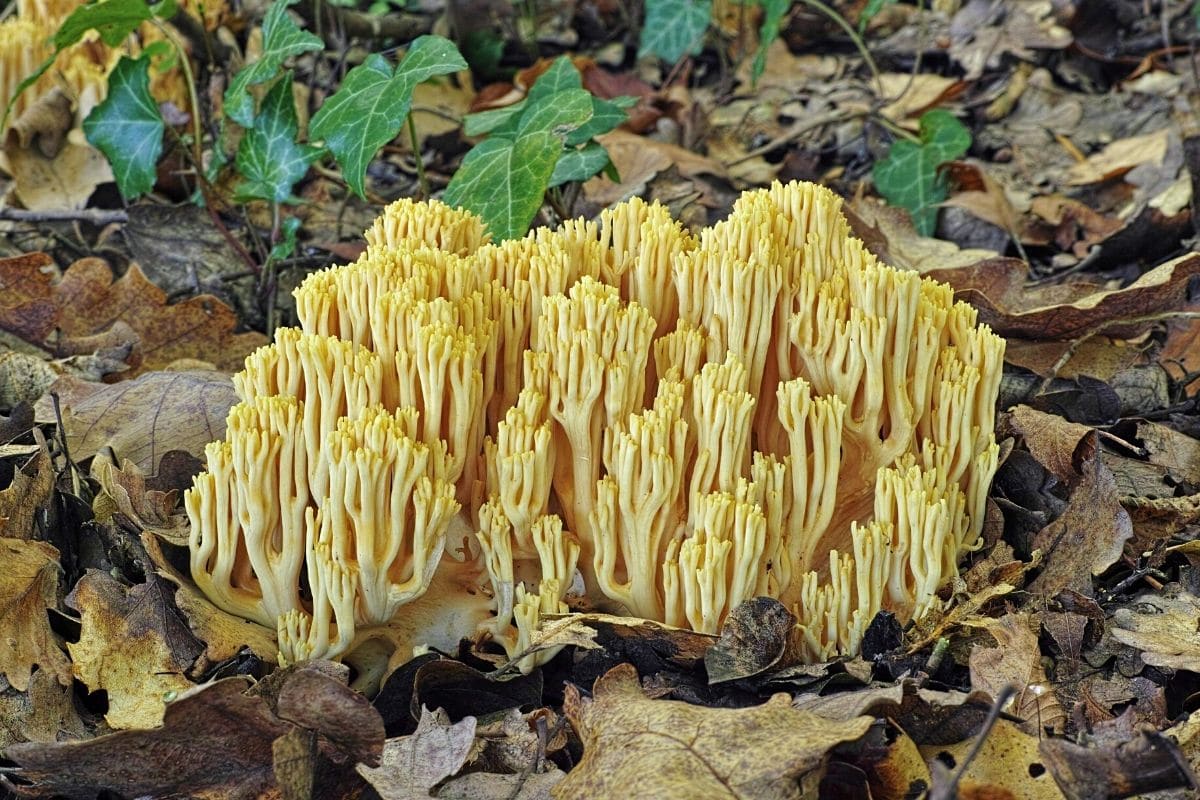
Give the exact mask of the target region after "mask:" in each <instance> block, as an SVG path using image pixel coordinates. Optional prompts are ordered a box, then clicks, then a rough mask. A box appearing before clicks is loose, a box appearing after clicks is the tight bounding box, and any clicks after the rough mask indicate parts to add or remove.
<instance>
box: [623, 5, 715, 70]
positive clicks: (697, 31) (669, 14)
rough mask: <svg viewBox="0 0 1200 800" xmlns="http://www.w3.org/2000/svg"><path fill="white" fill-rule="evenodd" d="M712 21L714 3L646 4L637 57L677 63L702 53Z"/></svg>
mask: <svg viewBox="0 0 1200 800" xmlns="http://www.w3.org/2000/svg"><path fill="white" fill-rule="evenodd" d="M710 19H712V0H646V18H645V20H644V21H643V22H642V35H641V41H640V43H639V45H638V56H644V55H648V54H650V55H655V56H658V57H659V58H661V59H662V60H663V61H670V62H675V61H678V60H679V59H681V58H683V56H684V55H686V54H688V53H691V54H695V53H699V52H700V46H701V44H703V41H704V33H705V31H707V30H708V22H709V20H710Z"/></svg>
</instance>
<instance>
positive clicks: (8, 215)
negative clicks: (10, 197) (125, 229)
mask: <svg viewBox="0 0 1200 800" xmlns="http://www.w3.org/2000/svg"><path fill="white" fill-rule="evenodd" d="M0 219H6V220H11V221H13V222H86V223H88V224H90V225H111V224H112V223H114V222H128V221H129V214H128V213H127V212H126V211H124V210H123V209H111V210H110V209H106V208H81V209H74V210H73V209H69V208H64V209H56V210H54V211H26V210H25V209H23V208H0Z"/></svg>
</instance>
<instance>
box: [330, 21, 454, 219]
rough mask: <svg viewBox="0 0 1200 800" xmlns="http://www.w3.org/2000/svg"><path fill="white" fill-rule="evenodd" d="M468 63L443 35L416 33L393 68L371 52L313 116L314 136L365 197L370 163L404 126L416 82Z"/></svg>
mask: <svg viewBox="0 0 1200 800" xmlns="http://www.w3.org/2000/svg"><path fill="white" fill-rule="evenodd" d="M466 68H467V62H466V61H465V60H464V59H463V57H462V54H460V53H459V52H458V48H457V47H455V46H454V43H453V42H451V41H450V40H449V39H444V38H442V37H441V36H421V37H419V38H417V39H416V40H415V41H413V43H412V45H411V46H410V47H409V48H408V53H407V54H406V55H405V56H404V60H403V61H401V62H400V65H399V66H397V67H396V68H395V69H394V70H393V69H392V66H391V64H389V63H388V61H387V59H385V58H384V57H383V56H381V55H379V54H378V53H373V54H371V55H370V56H368V57H367V60H366V61H364V62H363V63H362V64H361V65H359V66H357V67H355V68H354V69H352V70H350V72H349V73H348V74H347V75H346V79H345V80H344V81H342V88H341V89H339V90H338V91H337V92H336V93H335V94H334V95H333V96H332V97H330V98H329V99H328V100H327V101H325V105H323V106H321V110H320V111H318V112H317V113H316V115H315V116H314V117H313V119H312V126H311V132H312V137H313V138H314V139H323V140H324V141H325V144H326V146H328V147H329V149H330V151H332V152H333V157H334V158H335V159H337V162H338V164H339V165H340V166H341V168H342V174H343V175H344V176H345V178H346V183H347V184H349V186H350V188H351V189H352V190H353V191H354V193H355V194H357V195H358V196H359V197H362V196H363V194H364V188H363V177H364V176H365V175H366V172H367V164H368V163H369V162H370V160H371V159H372V158H373V157H374V156H375V154H376V153H377V152H379V148H381V147H383V146H384V145H385V144H387V143H388V142H390V141H391V140H392V139H394V138H395V137H396V134H397V133H398V132H399V131H400V127H401V126H402V125H403V124H404V120H405V118H406V117H407V116H408V112H409V109H410V108H411V107H412V94H413V89H415V88H416V86H417V84H419V83H422V82H423V81H427V80H429V79H430V78H432V77H435V76H437V75H448V74H450V73H452V72H458V71H459V70H462V69H466Z"/></svg>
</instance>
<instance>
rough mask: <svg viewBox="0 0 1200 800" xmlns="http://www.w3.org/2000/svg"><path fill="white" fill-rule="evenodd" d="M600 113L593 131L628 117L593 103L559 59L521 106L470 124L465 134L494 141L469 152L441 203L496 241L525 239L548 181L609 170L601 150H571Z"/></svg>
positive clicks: (609, 106) (576, 73) (604, 104)
mask: <svg viewBox="0 0 1200 800" xmlns="http://www.w3.org/2000/svg"><path fill="white" fill-rule="evenodd" d="M597 109H599V111H600V113H601V114H603V115H604V119H603V120H601V123H600V125H599V126H598V128H597V130H600V129H604V130H611V127H613V126H615V125H616V124H620V120H619V119H617V114H618V113H619V114H620V119H624V117H625V112H624V111H622V110H621V108H620V105H619V104H618V103H615V102H610V101H606V100H597V99H596V98H595V97H593V96H592V95H591V93H590V92H588V91H587V90H586V89H584V88H583V81H582V79H581V78H580V75H579V71H578V70H577V69H575V65H574V64H572V63H571V60H570V59H569V58H566V57H562V58H559V59H557V60H556V61H555V62H554V63H553V64H551V65H550V68H549V69H548V70H546V72H544V73H543V74H542V75H541V77H539V78H538V80H537V82H536V83H535V84H534V85H533V86H532V87H530V89H529V94H528V95H526V97H525V99H524V100H523V101H522V102H520V103H517V104H515V105H513V106H509V107H508V108H506V109H500V110H501V111H504V112H505V113H504V114H502V115H501V114H497V113H495V112H484V114H477V115H473V116H474V117H476V119H475V120H474V123H473V122H472V120H471V118H470V117H468V118H467V130H468V131H472V130H476V131H480V130H483V131H490V133H491V135H490V136H489V137H488V139H487V140H486V141H484V142H483V143H482V144H479V145H477V146H476V147H475V148H474V149H473V150H471V152H470V153H467V157H466V158H464V159H463V163H462V165H461V166H460V167H459V169H458V172H457V173H456V174H455V176H454V178H453V179H452V180H451V181H450V185H449V186H448V187H446V194H445V197H444V198H443V199H444V200H445V201H446V202H447V203H449V204H451V205H460V206H462V207H464V208H466V209H468V210H469V211H473V212H475V213H476V214H478V215H479V216H481V217H483V220H484V222H486V223H487V226H488V229H489V230H490V231H491V232H492V235H493V236H495V237H497V238H498V239H512V238H515V237H518V236H522V235H524V234H525V232H526V231H527V230H528V229H529V223H530V222H532V221H533V217H534V215H536V214H537V210H538V208H540V207H541V205H542V198H543V196H544V195H545V194H546V189H547V188H549V186H550V185H551V182H552V181H553V180H557V179H560V178H561V180H558V183H564V182H566V181H569V180H582V179H585V178H590V177H591V176H592V175H595V174H596V172H599V171H600V170H602V169H604V168H605V167H606V166H607V165H608V163H609V159H608V153H607V152H606V151H605V150H604V148H603V147H600V145H598V144H595V143H594V142H593V143H591V144H588V145H585V146H584V147H577V146H575V145H574V144H568V143H570V142H572V140H573V139H574V138H575V137H576V136H577V132H578V131H579V129H580V128H581V127H584V126H588V125H590V124H591V121H592V120H593V118H594V114H595V113H596V111H597ZM614 110H615V111H614ZM473 124H474V127H472V125H473ZM606 126H608V127H606ZM588 138H590V137H588ZM585 141H587V140H586V139H581V140H579V144H583V143H584V142H585ZM564 148H565V151H564ZM597 148H598V151H597ZM601 155H603V158H601V157H600V156H601ZM564 160H565V162H566V163H565V164H563V166H562V168H561V171H560V170H559V166H558V165H559V163H560V162H561V161H564ZM554 185H557V183H555V184H554Z"/></svg>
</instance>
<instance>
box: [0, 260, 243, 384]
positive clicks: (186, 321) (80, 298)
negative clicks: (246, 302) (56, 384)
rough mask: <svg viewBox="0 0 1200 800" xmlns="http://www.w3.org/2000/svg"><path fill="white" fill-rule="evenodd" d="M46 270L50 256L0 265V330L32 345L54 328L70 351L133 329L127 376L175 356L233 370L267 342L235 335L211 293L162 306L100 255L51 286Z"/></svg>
mask: <svg viewBox="0 0 1200 800" xmlns="http://www.w3.org/2000/svg"><path fill="white" fill-rule="evenodd" d="M51 266H52V265H51V262H50V261H49V259H47V258H36V257H33V256H28V257H22V258H18V259H4V260H0V285H3V286H4V287H5V288H6V289H10V290H11V291H12V292H13V299H12V300H9V298H8V297H5V298H4V300H3V301H0V328H3V329H5V330H8V331H9V332H11V333H13V334H16V335H17V336H19V337H21V338H22V339H24V340H25V341H27V342H30V343H32V344H36V345H39V346H42V345H45V344H46V343H47V340H48V339H50V338H51V334H52V333H53V332H56V331H57V333H56V335H57V336H58V337H60V339H63V340H65V341H66V343H67V344H66V346H67V348H68V349H70V350H76V351H77V350H78V343H77V342H76V340H78V339H81V338H86V337H93V336H96V335H98V334H102V333H105V332H107V331H110V330H111V329H113V327H114V326H116V325H122V326H123V327H121V328H120V330H121V331H124V332H125V333H124V334H123V336H124V337H127V336H128V335H129V334H128V332H132V334H133V335H134V337H135V339H136V341H134V342H131V344H133V345H134V346H133V351H132V353H131V354H130V356H129V360H128V361H129V365H130V367H131V370H130V371H129V372H128V373H126V377H135V376H136V375H138V374H139V373H140V372H143V371H146V370H150V369H161V368H163V367H165V366H167V365H169V364H170V363H171V362H173V361H175V360H176V359H180V358H191V359H200V360H204V361H207V362H209V363H211V364H214V365H216V367H217V368H218V369H225V370H230V371H232V370H237V369H240V368H241V365H242V362H243V361H244V360H245V357H246V355H248V354H249V353H250V352H251V351H252V350H254V349H255V348H257V347H260V346H262V345H264V344H266V343H267V339H266V337H264V336H263V335H262V334H259V333H234V329H235V328H236V327H237V325H238V320H237V315H236V314H234V312H233V310H232V309H230V308H229V306H227V305H225V304H224V303H221V302H220V301H218V300H216V299H215V298H213V297H211V296H210V295H201V296H199V297H192V298H189V299H187V300H184V301H182V302H179V303H174V304H168V303H167V296H166V294H164V293H163V291H162V290H161V289H159V288H158V287H157V286H155V285H154V284H152V283H150V281H148V280H147V279H146V276H145V275H144V274H142V271H141V269H140V268H139V267H138V266H137V265H136V264H135V265H131V266H130V267H129V270H128V271H127V272H126V273H125V274H124V275H123V276H121V278H119V279H117V280H115V281H114V280H113V274H112V270H111V269H110V268H109V266H108V264H106V263H105V262H104V261H103V260H101V259H99V258H84V259H80V260H79V261H76V262H75V263H74V264H72V265H71V267H70V269H68V270H67V271H66V273H65V274H63V276H62V278H61V279H60V280H58V281H57V282H55V281H54V272H53V270H52V269H51ZM88 341H89V342H91V341H93V340H91V339H90V338H88ZM50 344H51V345H53V344H54V342H50ZM110 344H111V342H110Z"/></svg>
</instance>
